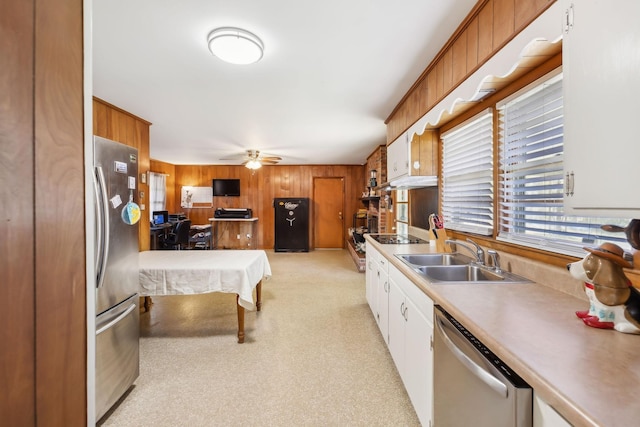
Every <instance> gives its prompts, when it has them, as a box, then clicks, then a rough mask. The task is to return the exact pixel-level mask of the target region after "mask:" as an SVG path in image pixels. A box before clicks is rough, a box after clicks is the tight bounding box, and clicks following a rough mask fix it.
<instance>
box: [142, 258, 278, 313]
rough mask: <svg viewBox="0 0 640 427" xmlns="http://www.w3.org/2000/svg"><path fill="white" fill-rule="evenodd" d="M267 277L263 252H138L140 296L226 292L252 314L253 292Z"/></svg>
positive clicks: (268, 269) (266, 266)
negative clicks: (234, 296)
mask: <svg viewBox="0 0 640 427" xmlns="http://www.w3.org/2000/svg"><path fill="white" fill-rule="evenodd" d="M268 277H271V266H270V265H269V260H268V259H267V254H266V253H265V251H263V250H220V251H197V250H186V251H145V252H140V296H154V295H188V294H203V293H208V292H226V293H232V294H238V295H239V299H238V303H239V304H240V305H241V306H242V307H244V308H245V309H247V310H254V309H255V303H254V301H253V289H254V288H255V287H256V285H257V284H258V283H259V282H260V281H261V280H262V279H263V278H268Z"/></svg>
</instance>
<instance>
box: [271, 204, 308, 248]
mask: <svg viewBox="0 0 640 427" xmlns="http://www.w3.org/2000/svg"><path fill="white" fill-rule="evenodd" d="M273 207H274V209H275V216H274V223H275V244H274V248H273V249H274V250H275V251H276V252H308V251H309V199H308V198H295V197H288V198H276V199H273Z"/></svg>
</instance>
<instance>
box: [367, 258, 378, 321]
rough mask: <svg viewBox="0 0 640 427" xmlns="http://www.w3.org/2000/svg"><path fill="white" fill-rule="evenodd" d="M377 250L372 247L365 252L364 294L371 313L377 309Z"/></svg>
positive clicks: (374, 313)
mask: <svg viewBox="0 0 640 427" xmlns="http://www.w3.org/2000/svg"><path fill="white" fill-rule="evenodd" d="M377 256H378V251H375V250H373V249H372V248H367V252H366V260H365V261H366V262H365V267H366V270H365V271H366V286H365V294H366V297H367V303H369V308H371V312H372V313H373V315H374V316H375V315H376V312H377V311H378V260H377Z"/></svg>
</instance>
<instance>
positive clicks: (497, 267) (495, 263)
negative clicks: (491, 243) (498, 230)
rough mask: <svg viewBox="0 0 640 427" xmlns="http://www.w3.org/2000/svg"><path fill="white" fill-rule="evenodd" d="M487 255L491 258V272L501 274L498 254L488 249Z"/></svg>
mask: <svg viewBox="0 0 640 427" xmlns="http://www.w3.org/2000/svg"><path fill="white" fill-rule="evenodd" d="M487 253H488V254H489V256H490V257H491V261H492V262H491V263H492V264H493V271H495V272H496V273H502V268H500V255H498V252H496V251H494V250H493V249H489V250H488V251H487Z"/></svg>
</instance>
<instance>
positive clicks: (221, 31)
mask: <svg viewBox="0 0 640 427" xmlns="http://www.w3.org/2000/svg"><path fill="white" fill-rule="evenodd" d="M207 43H208V45H209V50H210V51H211V53H212V54H214V55H215V56H217V57H218V58H220V59H222V60H223V61H225V62H229V63H231V64H253V63H254V62H258V61H259V60H260V59H261V58H262V53H263V51H264V44H263V43H262V40H260V38H258V36H256V35H255V34H252V33H250V32H249V31H246V30H243V29H241V28H234V27H222V28H216V29H215V30H213V31H211V32H210V33H209V35H208V36H207Z"/></svg>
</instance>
